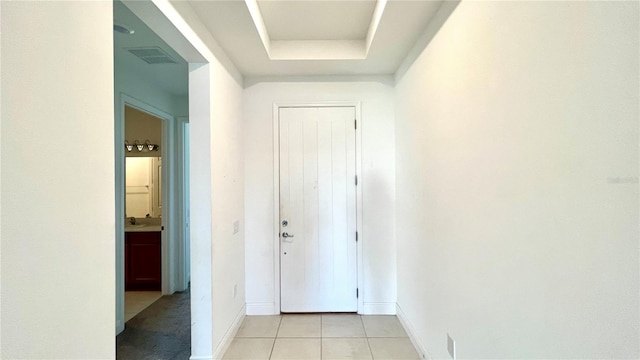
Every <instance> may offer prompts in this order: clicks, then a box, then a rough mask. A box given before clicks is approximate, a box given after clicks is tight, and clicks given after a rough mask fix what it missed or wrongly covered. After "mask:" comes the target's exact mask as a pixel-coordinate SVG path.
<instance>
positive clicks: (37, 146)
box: [0, 1, 115, 359]
mask: <svg viewBox="0 0 640 360" xmlns="http://www.w3.org/2000/svg"><path fill="white" fill-rule="evenodd" d="M111 6H112V3H111V2H108V1H102V2H6V1H3V2H1V3H0V7H1V9H2V11H1V12H2V15H1V21H0V23H1V24H2V25H1V26H2V28H1V33H2V40H1V41H2V42H1V48H2V72H1V79H2V83H1V86H2V138H1V141H0V142H1V144H2V145H1V146H2V163H1V169H2V172H1V173H2V190H1V192H0V193H1V199H2V203H1V208H2V214H1V216H0V217H1V224H2V244H1V247H2V258H1V268H2V279H1V283H2V293H1V299H2V302H1V303H2V305H1V307H0V317H1V319H2V323H1V325H0V327H1V329H2V331H1V334H2V335H1V342H2V353H1V354H0V357H1V358H3V359H23V358H30V359H44V358H60V359H62V358H64V359H110V358H114V357H115V338H114V336H113V329H114V326H115V324H114V316H113V315H114V314H113V309H114V308H115V303H114V299H115V278H114V261H115V259H114V252H113V251H114V246H115V244H114V228H115V220H114V211H115V210H114V201H113V199H114V159H113V152H114V149H113V131H114V130H113V115H114V114H113V47H112V43H113V40H112V33H113V32H112V10H111Z"/></svg>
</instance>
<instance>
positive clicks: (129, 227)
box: [124, 224, 147, 229]
mask: <svg viewBox="0 0 640 360" xmlns="http://www.w3.org/2000/svg"><path fill="white" fill-rule="evenodd" d="M145 226H147V224H135V225H131V224H127V225H125V226H124V228H125V229H139V228H141V227H145Z"/></svg>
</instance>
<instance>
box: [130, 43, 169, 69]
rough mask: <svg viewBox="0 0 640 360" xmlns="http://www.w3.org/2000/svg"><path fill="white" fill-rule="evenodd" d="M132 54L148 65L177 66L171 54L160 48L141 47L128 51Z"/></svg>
mask: <svg viewBox="0 0 640 360" xmlns="http://www.w3.org/2000/svg"><path fill="white" fill-rule="evenodd" d="M127 50H129V52H130V53H132V54H133V55H135V56H137V57H138V58H140V59H142V60H143V61H144V62H146V63H147V64H151V65H154V64H177V63H178V62H177V61H175V60H173V59H172V58H171V56H169V54H167V53H166V52H165V51H164V50H162V49H161V48H159V47H141V48H132V49H127Z"/></svg>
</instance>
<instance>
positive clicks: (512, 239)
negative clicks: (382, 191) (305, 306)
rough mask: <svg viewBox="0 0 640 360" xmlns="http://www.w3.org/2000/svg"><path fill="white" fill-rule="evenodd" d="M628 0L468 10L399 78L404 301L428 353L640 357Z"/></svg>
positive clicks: (634, 89)
mask: <svg viewBox="0 0 640 360" xmlns="http://www.w3.org/2000/svg"><path fill="white" fill-rule="evenodd" d="M638 14H639V9H638V3H637V2H616V3H613V2H462V3H461V4H460V5H459V6H458V8H457V9H456V10H455V11H454V12H453V14H452V15H451V17H450V18H449V19H448V21H447V22H446V23H445V24H444V26H443V27H442V29H441V30H440V32H439V33H438V34H437V35H436V36H435V38H434V39H433V41H432V42H431V43H430V45H429V46H428V47H427V48H426V50H425V51H424V52H423V53H422V55H421V56H420V57H419V58H418V59H417V61H416V62H415V63H414V64H413V66H412V67H411V69H409V71H408V73H407V74H406V75H405V76H404V77H403V78H402V80H401V81H400V82H399V83H398V85H397V112H396V149H397V152H396V164H397V180H396V181H397V201H398V202H397V209H398V211H397V239H398V260H397V261H398V305H399V307H400V309H401V310H402V313H403V314H404V315H405V316H406V319H407V320H408V321H409V323H410V325H411V326H412V327H413V328H414V330H415V335H416V338H417V340H418V342H419V344H420V346H422V347H423V348H424V349H426V350H427V351H428V352H429V354H430V355H431V357H432V358H449V355H448V354H447V347H446V334H447V333H450V334H451V335H452V337H453V338H454V339H455V340H456V342H457V351H458V358H461V359H463V358H464V359H470V358H474V359H479V358H553V359H560V358H607V359H612V358H638V357H639V356H640V353H639V349H638V336H639V330H638V326H639V325H638V324H639V317H638V316H639V314H638V309H639V300H638V296H639V295H638V294H639V288H638V286H639V285H638V284H639V268H638V260H639V259H638V238H639V232H638V216H639V215H640V214H639V209H638V195H639V193H638V160H639V157H638V119H639V115H640V114H639V108H638V101H639V100H638V99H639V98H640V93H639V84H638V78H639V75H640V74H639V61H638V56H639V53H638V49H639V46H640V44H639V39H638V33H640V28H639V26H638V20H639V19H638Z"/></svg>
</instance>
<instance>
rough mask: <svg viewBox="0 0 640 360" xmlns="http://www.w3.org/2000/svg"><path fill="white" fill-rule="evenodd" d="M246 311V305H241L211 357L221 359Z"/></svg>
mask: <svg viewBox="0 0 640 360" xmlns="http://www.w3.org/2000/svg"><path fill="white" fill-rule="evenodd" d="M246 312H247V309H246V305H243V306H242V308H241V309H240V311H239V312H238V314H237V315H236V318H235V319H233V323H232V324H231V326H230V327H229V330H227V333H226V334H224V337H223V338H222V341H220V345H218V348H217V349H216V351H215V352H214V353H213V359H222V357H223V356H224V353H225V352H227V349H229V346H230V345H231V342H232V341H233V338H234V337H235V336H236V334H237V333H238V330H239V329H240V325H242V320H244V317H245V314H246ZM191 360H194V358H191ZM198 360H199V359H198Z"/></svg>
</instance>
